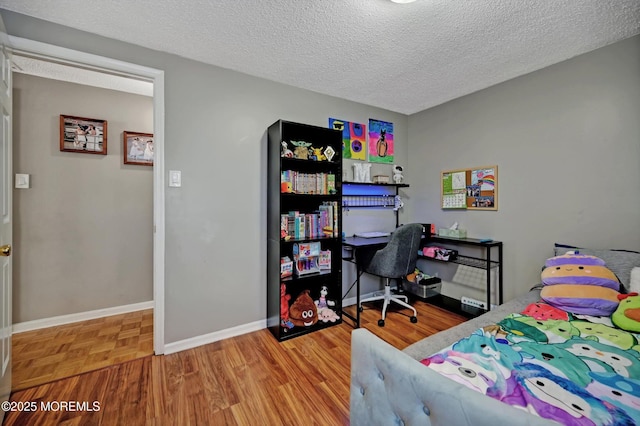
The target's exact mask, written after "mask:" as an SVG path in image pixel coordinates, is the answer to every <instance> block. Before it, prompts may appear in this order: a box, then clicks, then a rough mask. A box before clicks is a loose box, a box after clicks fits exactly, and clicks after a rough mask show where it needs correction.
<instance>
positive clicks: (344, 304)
mask: <svg viewBox="0 0 640 426" xmlns="http://www.w3.org/2000/svg"><path fill="white" fill-rule="evenodd" d="M381 293H384V290H380V291H373V292H371V293H367V294H361V295H360V300H364V299H366V298H367V297H373V296H377V295H378V294H381ZM357 301H358V299H357V298H356V297H347V298H346V299H344V300H343V301H342V307H347V306H353V305H355V304H356V303H357Z"/></svg>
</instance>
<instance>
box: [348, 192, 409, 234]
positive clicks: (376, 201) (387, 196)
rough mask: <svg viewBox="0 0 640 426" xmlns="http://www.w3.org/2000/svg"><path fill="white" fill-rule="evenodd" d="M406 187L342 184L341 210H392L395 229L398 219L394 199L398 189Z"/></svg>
mask: <svg viewBox="0 0 640 426" xmlns="http://www.w3.org/2000/svg"><path fill="white" fill-rule="evenodd" d="M408 187H409V184H407V183H373V182H342V208H343V209H345V210H348V209H352V208H358V209H390V210H394V211H395V216H396V228H397V227H398V226H399V218H398V210H397V209H396V208H395V206H396V203H395V197H396V196H397V195H398V192H399V189H400V188H408ZM378 189H379V191H378Z"/></svg>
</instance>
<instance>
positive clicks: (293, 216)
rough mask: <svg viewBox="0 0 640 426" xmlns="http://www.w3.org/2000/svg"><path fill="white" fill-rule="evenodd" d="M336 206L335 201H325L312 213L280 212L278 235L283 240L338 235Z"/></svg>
mask: <svg viewBox="0 0 640 426" xmlns="http://www.w3.org/2000/svg"><path fill="white" fill-rule="evenodd" d="M338 208H339V206H338V202H337V201H325V202H323V203H322V205H320V206H319V207H318V210H316V211H315V212H313V213H300V212H299V211H290V212H289V213H288V214H281V215H280V237H281V238H282V239H285V240H289V239H291V238H294V239H296V240H300V239H305V238H320V237H338Z"/></svg>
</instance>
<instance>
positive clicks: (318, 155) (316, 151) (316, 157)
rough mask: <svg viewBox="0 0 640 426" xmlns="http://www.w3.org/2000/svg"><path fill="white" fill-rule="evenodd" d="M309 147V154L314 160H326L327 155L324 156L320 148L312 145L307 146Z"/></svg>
mask: <svg viewBox="0 0 640 426" xmlns="http://www.w3.org/2000/svg"><path fill="white" fill-rule="evenodd" d="M309 149H310V150H311V151H312V152H313V154H311V155H312V156H313V157H314V158H313V159H314V160H316V161H327V157H325V156H324V154H323V153H322V148H314V147H309Z"/></svg>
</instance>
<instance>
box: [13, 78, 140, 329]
mask: <svg viewBox="0 0 640 426" xmlns="http://www.w3.org/2000/svg"><path fill="white" fill-rule="evenodd" d="M13 86H14V90H13V102H14V107H13V113H14V116H13V124H14V126H13V136H14V140H13V143H14V145H13V153H14V158H13V167H14V171H15V172H16V173H28V174H30V176H31V188H29V189H14V191H13V201H14V204H13V206H14V222H13V223H14V232H13V239H14V240H13V246H14V254H13V262H14V264H13V265H14V269H13V322H14V323H20V322H26V321H32V320H37V319H43V318H50V317H54V316H59V315H68V314H74V313H79V312H86V311H92V310H96V309H102V308H109V307H115V306H121V305H129V304H133V303H138V302H146V301H150V300H153V274H152V273H153V264H152V261H153V239H152V238H153V234H152V218H153V176H152V174H153V170H152V168H151V167H145V166H133V165H126V166H125V165H124V164H123V154H122V132H123V131H124V130H128V131H138V132H152V131H153V100H152V99H151V98H149V97H145V96H138V95H132V94H128V93H123V92H116V91H113V90H105V89H99V88H95V87H89V86H81V85H78V84H73V83H66V82H61V81H56V80H49V79H44V78H40V77H34V76H29V75H25V74H17V73H15V74H14V84H13ZM60 114H64V115H74V116H81V117H90V118H96V119H104V120H107V149H108V152H107V155H89V154H79V153H73V152H60V149H59V137H60V132H59V127H60V124H59V123H60Z"/></svg>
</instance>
